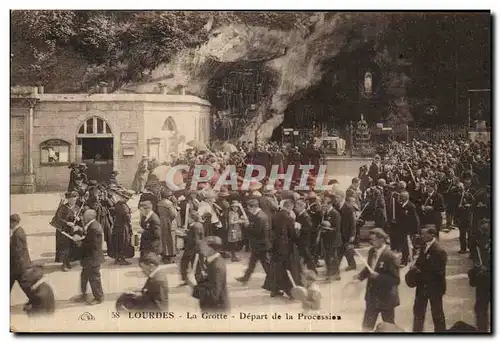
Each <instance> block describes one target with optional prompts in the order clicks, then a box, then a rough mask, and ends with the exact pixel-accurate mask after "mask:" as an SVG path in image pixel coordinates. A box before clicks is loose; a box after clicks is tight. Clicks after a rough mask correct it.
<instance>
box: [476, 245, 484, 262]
mask: <svg viewBox="0 0 500 342" xmlns="http://www.w3.org/2000/svg"><path fill="white" fill-rule="evenodd" d="M476 253H477V258H478V259H479V266H483V258H481V250H480V249H479V246H476Z"/></svg>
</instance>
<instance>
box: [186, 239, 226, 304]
mask: <svg viewBox="0 0 500 342" xmlns="http://www.w3.org/2000/svg"><path fill="white" fill-rule="evenodd" d="M221 247H222V240H221V239H220V238H219V237H217V236H207V237H206V238H205V239H204V240H202V241H200V243H199V249H200V254H201V255H202V256H203V259H204V261H203V262H204V264H205V266H206V268H205V269H206V276H205V277H198V279H197V280H196V281H197V284H196V285H194V287H193V297H194V298H196V299H198V300H199V303H200V309H201V310H202V311H204V312H227V311H229V309H230V307H229V296H228V292H227V279H226V278H227V277H226V264H225V262H224V259H223V258H222V257H221V255H220V253H219V250H220V248H221Z"/></svg>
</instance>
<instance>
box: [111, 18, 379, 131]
mask: <svg viewBox="0 0 500 342" xmlns="http://www.w3.org/2000/svg"><path fill="white" fill-rule="evenodd" d="M386 24H387V22H386V20H384V18H383V16H382V15H380V14H375V13H374V14H371V13H358V14H355V13H337V14H333V15H329V16H328V17H326V18H325V15H324V14H314V15H311V18H310V26H308V27H303V28H296V29H293V30H290V31H280V30H269V29H267V28H264V27H256V26H248V25H242V24H234V25H224V26H221V27H212V23H211V22H210V21H209V22H208V23H207V29H208V30H209V31H210V32H209V40H208V41H207V42H206V43H205V44H203V45H202V46H200V47H198V48H195V49H185V50H183V51H181V52H179V53H178V54H177V56H176V58H173V60H172V62H170V63H168V64H162V65H160V66H159V67H157V68H156V69H155V70H153V72H152V74H151V76H152V81H151V82H149V83H144V84H127V85H125V86H124V87H122V89H121V90H120V91H122V92H126V91H133V92H140V93H142V92H157V91H159V89H158V88H159V83H162V84H163V85H164V86H165V87H166V89H168V91H169V92H175V91H176V89H177V88H178V87H179V86H183V87H185V89H186V92H187V93H191V94H194V95H196V96H199V97H202V98H208V96H207V94H208V87H209V83H210V81H211V79H213V78H214V77H215V76H216V75H220V74H221V73H229V72H230V71H231V69H232V68H234V66H235V64H238V65H239V66H240V67H241V66H242V65H245V64H246V63H252V64H253V65H255V64H257V65H259V67H260V68H262V69H264V70H266V71H267V73H269V74H270V75H271V78H272V80H268V82H270V83H272V86H271V88H272V89H270V91H269V92H268V94H266V96H264V97H262V98H261V99H260V101H259V103H256V104H255V107H256V108H255V109H256V110H255V111H254V113H253V115H252V117H251V118H249V122H248V123H247V125H246V128H245V130H244V132H243V133H242V134H241V135H240V137H239V138H240V139H244V140H253V139H254V138H256V137H257V138H258V139H268V138H270V136H271V134H272V132H273V130H274V128H276V127H277V126H278V125H279V124H280V123H281V122H282V121H283V118H284V112H285V110H286V108H287V106H288V105H289V104H290V103H291V102H292V101H294V100H299V99H300V98H301V96H302V95H303V94H304V92H305V91H306V90H307V89H308V88H309V87H311V86H313V85H315V84H317V83H318V82H319V81H320V80H321V77H322V68H321V67H322V64H323V63H325V62H329V63H334V62H335V57H336V56H337V54H338V53H339V52H340V51H342V50H343V49H351V48H354V47H355V46H356V44H359V43H361V42H365V43H366V41H369V40H375V39H376V38H377V37H378V35H379V34H381V33H382V32H383V31H384V29H385V28H386ZM338 67H339V68H341V67H342V66H338ZM209 100H210V99H209ZM211 102H212V101H211ZM217 109H224V108H217Z"/></svg>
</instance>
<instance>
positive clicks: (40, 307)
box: [24, 265, 56, 316]
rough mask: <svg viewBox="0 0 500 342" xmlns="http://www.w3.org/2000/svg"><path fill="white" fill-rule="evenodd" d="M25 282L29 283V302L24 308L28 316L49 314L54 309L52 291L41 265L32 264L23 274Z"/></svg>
mask: <svg viewBox="0 0 500 342" xmlns="http://www.w3.org/2000/svg"><path fill="white" fill-rule="evenodd" d="M24 278H25V279H26V283H27V284H29V285H30V297H31V298H30V302H29V305H28V306H27V308H26V313H27V314H28V316H36V315H50V314H53V313H54V311H55V309H56V304H55V299H54V291H53V290H52V287H51V286H50V285H49V284H47V282H46V279H45V277H44V276H43V267H42V266H41V265H32V266H31V267H29V268H28V269H27V270H26V271H25V274H24Z"/></svg>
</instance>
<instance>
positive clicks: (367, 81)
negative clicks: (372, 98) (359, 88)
mask: <svg viewBox="0 0 500 342" xmlns="http://www.w3.org/2000/svg"><path fill="white" fill-rule="evenodd" d="M371 93H372V73H371V72H369V71H368V72H366V73H365V94H366V95H371Z"/></svg>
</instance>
